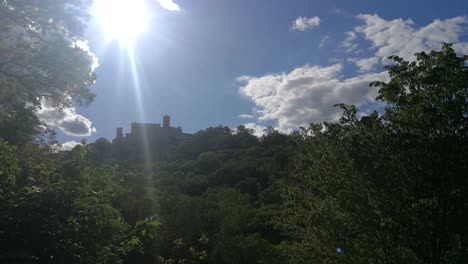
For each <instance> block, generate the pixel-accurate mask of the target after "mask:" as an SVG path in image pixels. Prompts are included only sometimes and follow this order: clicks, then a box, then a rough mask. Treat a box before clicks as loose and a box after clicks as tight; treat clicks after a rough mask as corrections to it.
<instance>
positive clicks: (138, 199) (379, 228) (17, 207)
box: [0, 1, 468, 264]
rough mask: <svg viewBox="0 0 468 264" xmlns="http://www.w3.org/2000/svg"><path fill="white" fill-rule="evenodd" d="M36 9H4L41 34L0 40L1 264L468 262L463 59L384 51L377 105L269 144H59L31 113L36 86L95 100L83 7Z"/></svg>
mask: <svg viewBox="0 0 468 264" xmlns="http://www.w3.org/2000/svg"><path fill="white" fill-rule="evenodd" d="M39 2H40V3H41V6H39V8H36V7H37V6H36V7H34V8H33V7H31V6H28V4H27V3H29V2H28V1H3V2H1V3H0V5H1V7H2V9H0V10H1V12H2V13H0V20H4V21H9V22H11V21H16V22H15V23H18V24H8V23H6V24H5V23H3V22H2V23H0V25H1V26H2V28H0V35H2V34H4V35H5V34H9V32H10V30H11V28H14V27H15V26H17V25H21V23H24V21H23V19H27V20H28V21H35V23H34V25H37V27H38V29H37V30H33V31H31V32H29V33H28V34H33V33H34V34H33V35H36V34H44V35H42V36H37V39H34V41H37V42H38V43H36V42H34V44H33V43H31V45H30V46H29V45H27V44H25V45H21V47H23V48H24V49H19V50H18V52H17V53H15V54H16V55H14V56H13V55H11V56H10V55H8V52H10V50H9V48H11V47H12V46H11V45H17V44H14V43H13V44H12V43H6V41H4V38H0V55H1V56H0V95H1V96H0V262H1V263H90V264H91V263H93V264H94V263H434V264H435V263H468V241H467V240H468V226H467V225H466V223H468V177H467V171H468V137H467V136H468V133H467V127H468V90H467V89H468V88H467V87H468V67H467V66H466V63H467V60H468V56H462V57H459V56H457V54H455V52H454V50H453V49H452V47H451V45H450V44H446V45H444V46H443V47H442V49H441V50H440V51H432V52H430V53H424V52H423V53H418V54H417V55H416V61H414V62H408V61H405V60H404V59H403V58H399V57H391V58H390V59H392V60H393V62H394V63H393V64H391V65H389V66H387V67H386V68H385V69H386V70H387V71H388V73H389V75H390V81H389V82H387V83H385V82H374V83H372V84H371V85H373V86H375V87H378V88H379V89H380V90H379V96H378V98H377V99H378V100H381V101H382V102H383V103H384V104H385V105H386V108H385V110H384V111H382V113H378V112H374V113H372V114H371V115H369V116H363V117H360V114H359V112H358V110H357V109H356V108H355V107H354V106H352V105H346V104H340V105H337V107H341V109H342V110H343V116H342V118H341V119H340V121H339V123H321V124H311V125H310V127H307V128H303V129H302V130H301V132H297V133H294V134H292V135H284V134H281V133H279V132H277V131H275V130H274V129H272V128H269V129H267V130H266V131H265V132H266V134H265V135H264V136H263V137H261V138H257V137H255V136H253V131H251V130H249V129H247V128H245V127H243V126H239V127H238V128H237V130H236V132H235V133H234V132H233V131H232V130H231V129H229V128H227V127H221V126H220V127H215V128H207V129H205V130H202V131H200V132H198V133H196V134H194V135H193V136H191V137H188V138H187V139H185V140H184V141H182V142H175V143H173V144H172V145H171V147H170V148H168V149H167V150H165V151H166V153H165V155H154V156H153V157H159V158H158V159H151V160H144V159H136V158H131V159H130V158H128V157H129V155H130V153H125V152H123V153H116V152H113V151H112V150H111V149H110V143H109V142H107V141H106V140H104V139H100V140H98V141H96V142H95V143H92V144H88V145H85V146H77V147H75V148H74V149H73V150H71V151H66V152H60V151H57V149H56V145H55V143H54V141H53V137H52V138H50V140H47V139H46V140H44V139H45V138H44V135H46V134H44V133H46V132H48V130H45V129H44V128H43V124H41V123H40V121H39V120H38V119H37V117H36V116H35V115H34V110H35V109H37V108H38V107H39V106H40V99H41V97H38V95H39V94H40V95H41V96H42V97H43V98H44V97H45V98H47V99H48V100H51V102H52V104H53V105H54V106H56V107H58V108H59V107H63V106H68V105H69V104H70V103H71V101H70V100H71V99H72V98H73V99H74V100H76V102H78V103H80V102H81V103H89V102H90V101H91V100H92V98H93V95H92V93H91V92H90V91H89V85H90V84H91V83H92V81H93V80H94V79H93V78H94V76H93V75H92V74H91V72H92V70H91V68H90V62H91V61H90V60H89V57H88V54H87V53H86V52H84V51H83V50H82V49H80V48H76V47H73V46H72V45H71V46H70V45H69V44H70V43H72V42H73V40H76V39H77V38H78V37H79V36H80V34H81V32H82V27H81V26H82V25H81V22H82V18H84V17H86V15H85V14H84V13H82V12H79V10H81V8H83V7H82V6H77V7H75V9H73V8H72V9H71V10H75V11H74V12H73V14H74V16H71V17H70V16H65V15H64V14H62V13H57V12H58V11H57V10H55V9H50V8H46V7H51V6H54V5H55V4H57V1H39ZM58 2H61V1H58ZM5 5H10V7H12V8H13V9H11V10H13V11H14V12H13V11H11V10H10V11H8V12H6V13H5V10H6V9H5V8H4V7H5ZM42 5H44V6H42ZM44 10H46V11H47V12H50V13H47V14H45V13H44V12H46V11H44ZM60 10H62V9H60ZM67 10H70V9H67ZM42 11H44V12H42ZM5 14H7V15H8V16H6V15H5ZM51 15H53V17H54V18H55V20H53V21H59V22H60V23H59V22H57V25H55V24H54V23H49V22H50V21H49V22H47V23H46V22H44V21H45V20H44V17H50V16H51ZM14 18H16V19H14ZM19 18H21V19H19ZM18 19H19V20H18ZM46 21H48V20H46ZM28 23H29V22H28ZM54 25H55V26H57V27H56V28H54ZM64 25H65V28H67V27H68V30H64V27H63V26H64ZM61 30H63V31H61ZM47 32H49V33H50V32H54V33H56V34H52V35H53V36H55V37H53V38H51V39H50V38H49V37H51V36H52V35H49V34H48V33H47ZM10 33H11V32H10ZM42 41H53V42H54V43H55V44H56V46H53V47H55V48H54V49H53V50H50V47H51V46H50V45H49V44H50V43H49V44H45V42H42ZM70 41H71V42H70ZM65 43H68V44H65ZM57 45H58V46H57ZM57 53H58V55H57ZM5 54H7V55H5ZM18 54H19V55H18ZM75 55H76V56H78V57H77V58H75V57H74V56H75ZM48 56H49V57H48ZM50 56H52V57H53V56H65V57H69V56H71V57H73V58H74V59H73V60H64V59H63V60H62V59H52V57H50ZM71 57H70V58H71ZM5 58H7V59H5ZM8 59H9V60H8ZM63 63H65V64H67V65H61V64H63ZM74 63H78V64H80V65H81V64H83V69H84V70H83V71H82V72H80V71H78V73H77V72H74V73H73V74H72V70H70V67H72V66H73V65H74ZM59 64H60V65H59ZM24 65H27V67H26V68H25V66H24ZM86 65H87V66H86ZM85 66H86V67H85ZM73 68H74V69H76V67H74V66H73ZM78 68H80V69H81V66H80V67H78ZM45 69H47V70H50V71H54V72H55V73H54V74H52V73H50V74H45V73H44V71H45ZM30 75H31V78H30ZM32 75H34V77H32ZM37 78H39V79H37ZM37 83H41V84H43V85H34V84H37ZM49 135H52V136H53V133H52V134H50V133H49ZM132 157H135V156H132Z"/></svg>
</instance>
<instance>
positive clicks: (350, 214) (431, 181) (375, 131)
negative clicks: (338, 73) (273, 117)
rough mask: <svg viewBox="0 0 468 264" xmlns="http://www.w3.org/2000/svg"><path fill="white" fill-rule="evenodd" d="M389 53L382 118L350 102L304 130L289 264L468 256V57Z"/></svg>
mask: <svg viewBox="0 0 468 264" xmlns="http://www.w3.org/2000/svg"><path fill="white" fill-rule="evenodd" d="M390 58H391V59H393V61H394V64H392V65H389V66H386V67H385V69H386V70H387V71H388V73H389V75H390V81H389V82H388V83H385V82H373V83H372V84H371V85H374V86H377V87H380V90H379V96H378V99H379V100H382V101H383V102H385V103H386V104H387V107H386V109H385V113H384V114H383V115H381V116H380V115H379V114H378V113H377V112H374V113H373V114H371V115H370V116H367V117H362V118H358V115H357V113H358V110H357V109H356V108H355V107H354V106H348V105H345V104H341V105H339V106H340V107H341V108H342V109H343V111H344V115H343V117H342V118H341V120H340V123H332V124H330V123H324V124H312V125H311V126H310V128H308V129H306V130H304V131H303V132H302V133H301V135H300V136H298V137H297V141H298V145H299V154H298V155H297V157H296V159H295V161H294V164H295V166H294V167H295V169H294V173H293V175H292V177H291V178H290V180H289V182H288V183H287V184H286V185H285V187H284V188H283V197H284V204H283V211H282V212H281V213H280V214H279V215H278V217H277V219H276V221H275V222H276V224H277V227H278V228H279V229H280V230H282V231H283V234H284V235H286V236H288V239H287V240H285V241H283V243H282V245H281V247H280V249H281V250H282V252H283V254H284V255H285V256H286V258H287V259H288V260H289V262H290V263H307V262H308V261H310V259H314V260H315V261H316V262H324V263H331V262H338V261H340V262H341V263H369V262H375V263H464V262H467V261H468V246H467V234H468V230H467V227H466V225H465V224H464V223H466V222H467V221H468V214H467V213H466V212H467V209H468V208H467V204H468V180H467V178H466V176H465V174H466V171H467V169H468V155H467V153H468V140H467V133H466V124H467V123H466V122H467V119H468V114H467V104H466V102H467V100H468V97H467V87H468V68H467V67H466V61H467V56H461V57H458V56H457V55H456V53H455V52H454V51H453V49H452V48H451V45H449V44H445V45H444V46H443V47H442V50H440V51H432V52H430V53H424V52H421V53H417V54H416V61H414V62H409V61H405V60H404V59H402V58H399V57H396V56H392V57H390ZM338 249H339V250H338ZM337 250H338V251H337Z"/></svg>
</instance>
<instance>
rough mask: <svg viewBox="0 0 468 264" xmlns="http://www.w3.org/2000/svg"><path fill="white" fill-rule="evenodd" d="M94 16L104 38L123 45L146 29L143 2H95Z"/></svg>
mask: <svg viewBox="0 0 468 264" xmlns="http://www.w3.org/2000/svg"><path fill="white" fill-rule="evenodd" d="M95 16H96V19H97V20H98V21H99V24H100V26H101V27H102V29H103V31H104V33H105V34H106V36H107V37H108V38H110V39H112V40H118V41H119V42H120V43H121V44H124V45H128V44H131V42H133V41H134V40H135V38H136V37H137V36H138V35H139V34H141V33H143V32H145V31H147V29H148V11H147V8H146V6H145V1H144V0H96V2H95Z"/></svg>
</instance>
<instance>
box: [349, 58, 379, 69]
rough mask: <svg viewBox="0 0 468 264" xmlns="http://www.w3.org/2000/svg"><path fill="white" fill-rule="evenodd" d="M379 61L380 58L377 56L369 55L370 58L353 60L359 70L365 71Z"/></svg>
mask: <svg viewBox="0 0 468 264" xmlns="http://www.w3.org/2000/svg"><path fill="white" fill-rule="evenodd" d="M379 61H380V59H379V58H377V57H370V58H364V59H359V60H355V61H354V63H356V66H357V67H358V68H359V71H360V72H367V71H371V70H374V68H375V65H377V64H378V63H379Z"/></svg>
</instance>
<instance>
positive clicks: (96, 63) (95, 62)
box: [73, 40, 99, 72]
mask: <svg viewBox="0 0 468 264" xmlns="http://www.w3.org/2000/svg"><path fill="white" fill-rule="evenodd" d="M73 45H75V47H77V48H80V49H81V50H83V51H84V52H86V53H87V54H88V56H89V57H90V59H91V61H92V64H91V71H92V72H94V70H96V68H97V67H99V60H98V58H97V57H96V55H95V54H94V53H92V52H91V49H90V48H89V43H88V41H87V40H76V41H75V42H74V43H73Z"/></svg>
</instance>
